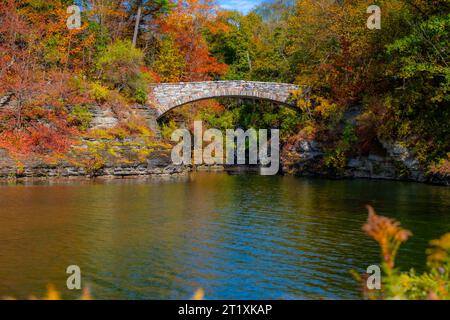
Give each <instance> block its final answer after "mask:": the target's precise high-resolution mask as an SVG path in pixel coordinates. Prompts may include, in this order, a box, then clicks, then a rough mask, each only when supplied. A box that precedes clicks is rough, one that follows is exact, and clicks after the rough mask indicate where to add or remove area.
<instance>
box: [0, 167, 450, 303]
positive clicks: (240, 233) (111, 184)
mask: <svg viewBox="0 0 450 320" xmlns="http://www.w3.org/2000/svg"><path fill="white" fill-rule="evenodd" d="M365 204H371V205H373V206H374V207H375V208H376V209H377V211H378V213H379V214H383V215H388V216H390V217H394V218H397V219H399V220H400V221H401V222H402V225H403V226H404V227H406V228H408V229H410V230H411V231H412V232H413V233H414V236H413V237H412V238H411V239H410V240H409V241H408V243H407V244H406V245H404V246H403V247H402V248H401V250H400V252H399V259H398V264H399V265H400V267H401V268H402V269H409V268H410V267H414V268H416V269H419V270H421V268H422V267H423V265H424V262H425V250H426V247H427V243H428V241H429V240H431V239H434V238H438V237H440V236H441V235H442V234H444V233H445V232H449V231H450V188H446V187H438V186H429V185H423V184H417V183H405V182H389V181H368V180H342V181H332V180H310V179H303V178H296V177H288V176H285V177H283V176H271V177H263V176H257V175H228V174H226V173H217V174H216V173H198V174H192V175H190V176H188V177H184V178H175V179H169V180H167V181H165V180H164V181H162V180H158V179H149V180H114V181H108V182H99V181H97V182H81V181H77V182H70V183H66V182H57V183H48V182H47V183H38V184H31V185H7V184H3V185H0V297H1V296H14V297H17V298H27V297H28V296H30V295H35V296H38V297H40V296H43V295H44V293H45V292H46V286H47V285H48V284H50V283H51V284H53V285H54V286H55V287H56V289H57V290H58V291H60V292H61V293H62V295H63V297H64V298H76V297H78V296H79V292H73V291H69V290H68V289H67V288H66V278H67V276H68V275H67V274H66V268H67V266H69V265H78V266H79V267H80V268H81V273H82V283H83V285H87V286H89V288H90V289H91V293H92V296H93V297H94V298H97V299H112V298H114V299H189V298H190V297H191V296H192V295H193V293H194V292H195V290H196V289H197V288H200V287H201V288H203V289H204V290H205V298H207V299H316V298H325V299H344V298H345V299H357V298H359V297H360V294H359V291H358V288H357V284H356V283H355V282H354V280H353V279H352V276H351V275H350V270H352V269H353V270H356V271H360V272H362V271H363V270H365V269H366V268H367V266H369V265H372V264H378V262H379V251H378V247H377V245H376V243H375V242H374V241H373V240H371V239H369V238H368V237H367V236H366V235H365V234H364V233H363V231H362V230H361V227H362V225H363V223H364V222H365V220H366V218H367V212H366V210H365V208H364V205H365Z"/></svg>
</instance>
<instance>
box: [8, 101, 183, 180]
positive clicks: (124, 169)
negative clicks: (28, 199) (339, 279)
mask: <svg viewBox="0 0 450 320" xmlns="http://www.w3.org/2000/svg"><path fill="white" fill-rule="evenodd" d="M89 111H90V113H91V114H92V121H91V126H90V128H91V129H109V128H112V127H114V126H115V125H117V124H118V123H119V120H118V118H117V115H116V114H115V113H114V112H113V110H111V109H104V108H100V107H99V106H96V105H91V106H89ZM133 115H134V116H138V117H140V118H142V119H143V120H144V121H145V122H146V124H147V126H148V127H149V128H150V129H151V130H152V132H154V133H155V136H154V138H155V139H154V140H155V143H154V145H153V144H152V145H148V144H146V141H142V140H143V139H142V138H139V137H129V138H125V139H123V140H122V141H116V140H105V139H99V140H93V139H82V140H81V141H80V142H81V145H77V146H76V148H77V149H78V150H81V151H83V150H87V149H88V146H89V145H90V146H91V147H94V148H95V149H98V150H99V151H96V152H98V156H99V157H100V158H101V160H100V164H94V165H92V166H93V168H90V166H91V164H89V159H88V158H89V155H86V156H85V159H82V158H83V152H81V156H77V155H75V156H74V155H73V154H72V151H71V152H70V153H71V154H69V155H68V157H67V158H68V159H66V160H63V161H59V162H58V163H55V164H49V163H46V162H44V161H42V160H40V159H25V160H20V161H15V160H13V159H12V158H11V157H9V156H8V154H7V152H6V151H5V150H3V149H0V179H16V178H25V179H26V178H57V177H93V176H103V177H112V178H124V177H130V176H168V175H182V174H185V173H187V172H188V171H189V170H190V168H187V167H183V166H174V165H173V164H172V161H171V157H170V153H171V150H170V149H168V148H163V147H161V146H158V141H160V137H161V135H160V131H159V127H158V123H157V121H156V119H157V115H156V113H155V110H154V109H150V108H148V107H146V106H133V107H132V108H131V110H130V111H129V114H127V115H126V116H133ZM111 151H112V152H111ZM140 152H144V154H145V156H142V154H141V155H139V153H140ZM145 152H147V153H145ZM111 153H113V154H120V155H121V157H120V158H119V157H114V156H112V155H111Z"/></svg>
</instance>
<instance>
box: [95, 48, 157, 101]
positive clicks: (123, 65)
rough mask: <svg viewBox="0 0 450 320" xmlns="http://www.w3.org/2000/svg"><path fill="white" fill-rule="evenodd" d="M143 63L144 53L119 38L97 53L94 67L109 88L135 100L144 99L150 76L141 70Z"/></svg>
mask: <svg viewBox="0 0 450 320" xmlns="http://www.w3.org/2000/svg"><path fill="white" fill-rule="evenodd" d="M143 65H144V53H143V52H142V51H141V50H140V49H137V48H133V47H132V46H131V43H130V42H129V41H125V40H119V41H116V42H114V43H113V44H111V45H109V46H107V47H106V48H105V49H104V50H103V51H102V52H101V53H100V54H99V56H98V58H97V62H96V69H97V72H98V76H99V78H100V79H101V80H102V81H103V83H105V84H106V85H107V86H109V87H110V88H113V89H117V90H118V91H119V92H124V93H125V94H126V95H127V96H128V97H132V98H134V99H136V101H145V100H144V99H143V97H144V94H145V95H146V94H147V84H148V82H149V81H151V77H150V75H149V74H148V73H146V72H144V71H143V70H142V67H143Z"/></svg>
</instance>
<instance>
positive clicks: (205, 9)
mask: <svg viewBox="0 0 450 320" xmlns="http://www.w3.org/2000/svg"><path fill="white" fill-rule="evenodd" d="M215 14H216V5H215V1H213V0H181V1H178V3H177V5H176V6H175V7H174V8H173V9H172V11H171V13H170V14H169V15H168V16H165V17H163V18H160V19H159V20H158V25H159V27H160V29H161V31H162V32H163V33H165V34H170V35H171V36H172V37H173V39H174V40H175V43H176V45H177V46H178V49H179V50H180V52H181V53H182V54H183V56H184V59H185V68H186V70H185V72H184V75H183V79H182V80H183V81H201V80H209V79H211V76H213V75H215V76H220V75H223V74H225V73H226V72H227V68H228V67H227V65H226V64H223V63H220V62H218V61H217V59H216V58H214V57H213V56H211V54H210V52H209V49H208V45H207V43H206V41H205V39H204V37H203V35H202V31H203V30H204V29H209V30H210V31H212V32H217V31H218V30H220V29H222V30H225V28H226V26H225V25H217V24H216V25H214V26H213V25H212V24H211V20H212V19H210V18H211V17H212V16H214V15H215Z"/></svg>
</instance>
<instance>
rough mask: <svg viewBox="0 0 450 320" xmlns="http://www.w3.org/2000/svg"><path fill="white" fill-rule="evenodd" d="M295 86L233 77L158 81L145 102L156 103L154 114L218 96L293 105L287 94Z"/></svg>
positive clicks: (296, 87) (295, 88)
mask: <svg viewBox="0 0 450 320" xmlns="http://www.w3.org/2000/svg"><path fill="white" fill-rule="evenodd" d="M299 88H300V87H299V86H297V85H294V84H288V83H275V82H259V81H236V80H231V81H203V82H178V83H158V84H153V85H152V86H151V93H150V95H149V101H148V102H149V104H151V105H153V106H155V107H156V111H157V116H158V118H161V117H162V116H163V115H164V114H166V113H167V112H169V111H170V110H172V109H175V108H177V107H179V106H182V105H185V104H188V103H191V102H196V101H200V100H206V99H213V98H221V97H234V98H250V99H261V100H269V101H273V102H275V103H279V104H283V105H287V106H290V107H294V105H293V104H292V102H290V101H289V100H290V99H289V98H290V95H291V93H292V92H293V91H295V90H298V89H299Z"/></svg>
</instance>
